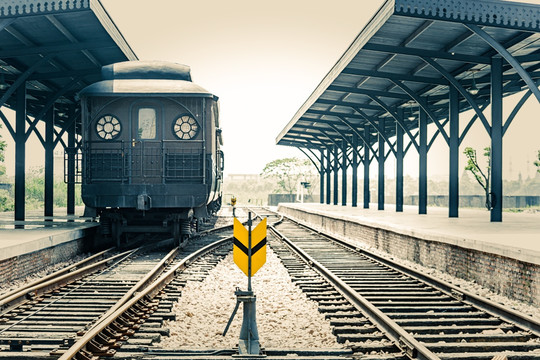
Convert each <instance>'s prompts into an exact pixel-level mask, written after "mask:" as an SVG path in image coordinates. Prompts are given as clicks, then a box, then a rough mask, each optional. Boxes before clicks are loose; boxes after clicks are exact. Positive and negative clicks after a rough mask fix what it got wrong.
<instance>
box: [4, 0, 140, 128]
mask: <svg viewBox="0 0 540 360" xmlns="http://www.w3.org/2000/svg"><path fill="white" fill-rule="evenodd" d="M136 59H137V56H136V55H135V53H134V52H133V50H132V49H131V48H130V46H129V45H128V43H127V42H126V40H125V39H124V37H123V36H122V34H121V33H120V31H119V30H118V29H117V27H116V25H115V24H114V22H113V21H112V20H111V18H110V17H109V15H108V13H107V12H106V10H105V9H104V8H103V6H102V5H101V3H100V2H99V1H98V0H63V1H50V0H42V1H41V0H4V1H2V2H1V4H0V99H1V100H0V103H1V104H2V105H3V106H7V107H9V108H12V109H15V102H16V100H15V96H14V94H15V92H16V90H17V88H19V87H20V86H21V84H25V86H26V92H27V96H26V114H27V115H28V116H30V117H32V118H35V119H36V120H40V118H41V117H42V116H43V115H44V112H46V111H47V110H49V109H50V108H53V109H54V112H55V125H57V126H62V125H63V124H64V123H65V122H66V121H68V113H69V111H73V107H74V106H78V101H77V99H76V96H75V95H76V93H77V92H78V91H79V90H81V89H82V88H84V87H85V86H87V85H89V84H91V83H93V82H95V81H97V80H100V70H101V67H102V66H103V65H107V64H110V63H115V62H119V61H125V60H136ZM3 120H4V124H6V126H7V128H8V129H9V130H10V132H11V134H12V136H13V135H14V131H15V130H14V129H13V127H12V126H11V125H10V124H9V123H8V122H7V120H6V119H3ZM29 130H32V129H29Z"/></svg>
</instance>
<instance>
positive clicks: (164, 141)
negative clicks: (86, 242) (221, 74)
mask: <svg viewBox="0 0 540 360" xmlns="http://www.w3.org/2000/svg"><path fill="white" fill-rule="evenodd" d="M102 78H103V80H102V81H99V82H97V83H94V84H92V85H90V86H88V87H86V88H85V89H83V90H82V91H81V93H80V96H81V103H82V119H83V134H82V135H83V144H84V145H83V146H84V148H83V180H82V198H83V201H84V203H85V205H86V207H87V213H89V214H92V215H94V216H99V217H100V221H101V223H102V231H103V233H105V234H110V235H112V237H114V238H116V239H117V241H119V239H120V238H121V235H122V234H125V233H133V232H170V233H172V234H173V235H174V237H175V238H176V239H178V240H181V241H182V240H183V239H185V238H186V237H188V236H189V235H190V233H191V230H192V228H193V224H194V223H196V222H197V220H200V219H202V218H205V217H207V216H208V215H209V214H210V213H212V212H215V211H217V209H219V207H220V205H221V183H222V171H223V153H222V152H221V150H220V145H221V144H222V140H221V130H220V128H219V104H218V99H217V97H216V96H214V95H212V94H211V93H209V92H208V91H206V90H205V89H203V88H202V87H200V86H199V85H197V84H195V83H193V82H192V81H191V74H190V68H189V67H188V66H185V65H180V64H175V63H165V62H143V61H134V62H123V63H117V64H112V65H108V66H104V67H103V69H102Z"/></svg>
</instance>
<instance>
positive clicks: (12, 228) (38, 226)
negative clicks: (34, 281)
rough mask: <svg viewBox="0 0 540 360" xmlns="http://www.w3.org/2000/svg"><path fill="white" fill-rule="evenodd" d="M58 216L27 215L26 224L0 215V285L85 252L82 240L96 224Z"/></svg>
mask: <svg viewBox="0 0 540 360" xmlns="http://www.w3.org/2000/svg"><path fill="white" fill-rule="evenodd" d="M60 213H61V212H60V211H59V212H58V213H55V216H53V217H44V216H41V215H38V213H30V214H28V213H27V216H26V220H25V221H14V220H13V213H12V212H4V213H0V282H2V281H10V280H14V279H17V278H21V277H24V276H26V275H27V274H29V273H32V272H35V271H39V270H40V269H44V268H46V267H47V266H49V265H52V264H55V263H57V262H59V261H65V260H68V259H70V258H71V257H73V256H74V255H75V254H77V253H80V252H82V251H84V249H85V244H84V243H83V241H82V239H84V238H85V236H86V235H87V234H88V233H89V232H90V231H94V228H95V227H97V226H98V223H96V222H90V221H89V220H90V219H87V218H82V217H80V214H76V215H72V216H66V215H60ZM64 214H65V211H64Z"/></svg>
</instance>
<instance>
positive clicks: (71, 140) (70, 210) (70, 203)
mask: <svg viewBox="0 0 540 360" xmlns="http://www.w3.org/2000/svg"><path fill="white" fill-rule="evenodd" d="M69 114H70V116H74V114H73V111H70V112H69ZM75 127H76V121H74V122H73V125H71V126H70V127H69V128H68V130H67V133H68V149H71V151H69V153H68V163H67V166H68V168H67V174H68V176H67V177H68V183H67V214H68V215H74V214H75V161H76V155H77V150H76V148H75Z"/></svg>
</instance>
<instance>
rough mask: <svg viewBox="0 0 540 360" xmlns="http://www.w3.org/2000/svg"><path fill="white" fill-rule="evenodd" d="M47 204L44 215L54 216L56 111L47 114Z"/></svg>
mask: <svg viewBox="0 0 540 360" xmlns="http://www.w3.org/2000/svg"><path fill="white" fill-rule="evenodd" d="M44 120H45V206H44V210H45V211H44V215H45V216H53V211H54V111H53V108H52V107H51V108H50V109H49V110H48V111H47V113H46V114H45V118H44Z"/></svg>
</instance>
